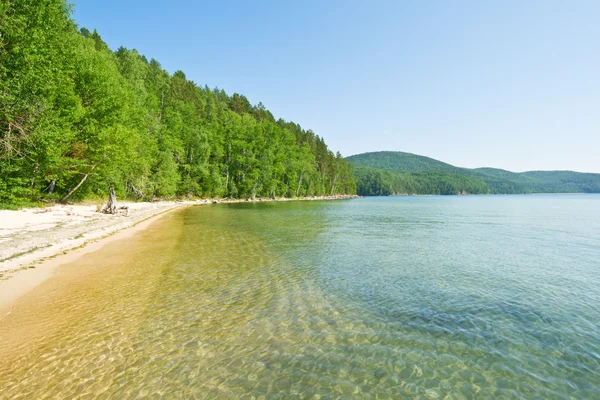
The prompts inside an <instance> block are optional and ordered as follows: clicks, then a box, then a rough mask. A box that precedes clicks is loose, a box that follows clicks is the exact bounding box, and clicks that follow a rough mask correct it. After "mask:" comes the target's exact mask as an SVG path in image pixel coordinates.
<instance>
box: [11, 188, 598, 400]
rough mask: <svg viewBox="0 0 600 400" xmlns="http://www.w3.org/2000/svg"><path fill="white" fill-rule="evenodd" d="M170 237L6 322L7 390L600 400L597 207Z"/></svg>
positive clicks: (271, 210)
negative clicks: (599, 397)
mask: <svg viewBox="0 0 600 400" xmlns="http://www.w3.org/2000/svg"><path fill="white" fill-rule="evenodd" d="M159 227H160V229H159V228H158V227H157V228H155V229H151V230H149V231H148V232H145V233H144V234H143V235H141V236H140V237H138V238H136V239H135V240H132V241H131V243H129V244H125V246H126V248H127V251H126V252H124V251H122V250H123V249H122V248H121V249H120V250H119V249H114V250H113V252H112V253H107V252H109V250H103V251H104V252H105V253H104V255H102V254H101V255H100V256H99V259H100V260H102V264H103V268H96V267H95V265H96V264H97V263H98V258H96V259H94V260H89V264H90V265H89V266H87V265H79V266H77V269H75V268H74V267H73V268H74V269H73V270H77V271H89V272H85V274H84V275H83V276H76V277H69V279H67V278H65V279H62V281H61V277H60V276H59V277H58V278H56V279H55V280H54V282H52V281H49V282H48V285H47V287H46V288H45V290H43V291H41V292H40V293H37V294H36V295H35V296H33V295H32V298H31V299H30V300H28V303H27V304H24V305H22V306H21V307H17V308H16V309H15V311H14V312H13V314H11V315H10V316H9V317H7V318H5V319H3V320H0V342H4V343H7V342H8V343H11V346H10V348H6V346H5V347H4V348H2V345H0V356H2V357H0V360H2V359H3V360H4V361H0V388H2V389H3V391H1V390H0V397H2V398H18V397H19V396H22V398H34V397H37V398H39V397H51V396H57V397H63V398H64V397H82V398H134V397H144V396H149V397H152V396H155V397H157V398H159V397H166V398H281V399H288V398H300V399H301V398H320V399H338V398H343V399H345V398H348V399H352V398H356V399H369V398H371V399H376V398H422V399H436V398H439V399H444V398H448V399H472V398H473V399H489V398H497V399H516V398H523V399H534V398H539V399H570V398H574V399H594V398H598V394H599V393H600V196H598V195H524V196H454V197H393V198H365V199H356V200H349V201H333V202H287V203H265V204H232V205H218V206H202V207H193V208H189V209H187V210H185V211H183V212H181V213H179V214H174V215H173V216H172V217H171V218H170V219H169V220H168V221H163V222H162V223H161V225H160V226H159ZM149 244H153V245H152V246H149ZM99 253H102V251H101V252H99ZM77 273H79V272H77ZM67 281H68V283H65V282H67ZM69 285H70V286H69ZM32 326H37V327H41V328H40V330H41V331H42V332H41V333H39V334H34V333H31V335H30V337H28V338H27V340H25V339H23V340H21V341H19V339H18V338H19V337H21V336H22V335H21V334H20V332H22V331H28V332H31V331H35V330H34V329H32ZM8 328H10V329H8ZM3 329H4V332H8V333H6V334H5V337H3V336H2V335H3V334H2V332H3ZM7 338H8V339H7ZM15 338H17V339H15Z"/></svg>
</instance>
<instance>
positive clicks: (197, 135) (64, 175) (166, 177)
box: [0, 0, 356, 207]
mask: <svg viewBox="0 0 600 400" xmlns="http://www.w3.org/2000/svg"><path fill="white" fill-rule="evenodd" d="M70 7H71V6H70V5H69V4H68V3H67V2H66V1H64V0H11V1H1V2H0V85H1V90H2V94H1V95H0V206H5V207H10V206H14V205H25V204H35V203H37V202H40V201H62V202H67V201H78V200H84V199H92V198H97V197H99V196H105V195H106V194H107V193H108V190H109V188H110V187H113V188H114V189H115V191H116V193H117V196H118V197H121V198H129V199H142V200H151V199H156V198H161V199H170V198H175V197H179V198H185V197H230V198H254V197H256V196H262V197H299V196H313V195H334V194H354V193H355V192H356V185H355V182H354V177H353V173H352V170H351V168H350V165H349V163H348V162H347V161H346V160H344V158H343V157H342V156H341V154H340V153H339V152H338V153H335V154H334V152H332V151H331V150H330V149H329V148H328V147H327V145H326V143H325V142H324V140H323V138H322V137H319V136H318V135H317V134H315V133H314V132H313V131H311V130H306V129H304V128H302V127H301V126H300V125H298V124H296V123H294V122H288V121H284V120H283V119H276V118H275V117H274V116H273V114H272V113H271V112H270V111H269V110H267V109H266V108H265V106H264V105H263V104H262V103H258V104H256V105H253V104H251V103H250V101H249V100H248V99H247V98H246V97H245V96H243V95H241V94H237V93H234V94H233V95H228V94H227V93H225V92H224V91H223V90H220V89H210V88H208V87H206V86H200V85H198V84H196V83H194V82H193V81H191V80H189V79H188V78H187V77H186V75H185V73H184V72H182V71H176V72H174V73H172V74H170V73H169V72H168V71H165V70H164V69H163V68H162V67H161V65H160V63H159V62H158V61H156V60H154V59H150V60H148V59H147V58H146V57H145V56H144V55H141V54H139V53H138V52H137V51H136V50H133V49H126V48H123V47H121V48H119V49H118V50H116V51H112V50H111V49H110V48H109V47H108V45H107V44H106V43H105V42H104V41H103V40H102V38H101V36H100V35H99V34H98V32H96V31H95V30H94V31H90V30H88V29H86V28H79V27H78V26H77V25H76V23H75V21H74V20H73V19H72V17H71V8H70Z"/></svg>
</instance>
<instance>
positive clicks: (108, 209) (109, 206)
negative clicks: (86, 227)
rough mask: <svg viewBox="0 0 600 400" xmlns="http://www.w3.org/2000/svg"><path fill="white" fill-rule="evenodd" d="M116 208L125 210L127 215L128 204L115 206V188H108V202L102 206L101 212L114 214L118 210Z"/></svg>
mask: <svg viewBox="0 0 600 400" xmlns="http://www.w3.org/2000/svg"><path fill="white" fill-rule="evenodd" d="M118 210H125V215H126V216H127V215H129V206H121V207H119V206H117V195H116V194H115V189H114V188H110V191H109V196H108V203H106V205H105V206H104V207H103V208H102V210H101V212H103V213H104V214H112V215H115V214H117V213H118V212H119V211H118Z"/></svg>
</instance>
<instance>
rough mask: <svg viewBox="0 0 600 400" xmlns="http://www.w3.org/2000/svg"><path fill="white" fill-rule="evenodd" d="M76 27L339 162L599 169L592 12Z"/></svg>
mask: <svg viewBox="0 0 600 400" xmlns="http://www.w3.org/2000/svg"><path fill="white" fill-rule="evenodd" d="M73 4H74V9H73V18H74V19H75V21H76V22H77V24H78V25H79V26H80V27H86V28H88V29H90V30H92V29H94V28H95V29H97V30H98V33H100V35H101V36H102V38H103V39H104V40H105V41H106V42H107V43H108V45H109V46H110V47H111V48H112V49H114V50H116V49H117V48H119V47H120V46H124V47H127V48H130V49H131V48H135V49H137V50H138V51H139V52H140V53H142V54H144V55H146V57H147V58H148V59H151V58H155V59H156V60H158V61H159V62H160V63H161V65H162V66H163V68H165V69H166V70H167V71H169V72H171V73H172V72H175V71H177V70H182V71H184V72H185V74H186V76H187V78H188V79H190V80H192V81H194V82H195V83H197V84H198V85H201V86H204V85H208V86H209V87H211V88H214V87H219V88H222V89H224V90H225V91H226V92H227V93H228V94H230V95H231V94H233V93H240V94H243V95H245V96H246V97H247V98H248V99H249V100H250V102H251V103H253V104H257V103H258V102H262V103H263V104H264V105H265V106H266V107H267V108H268V109H269V110H270V111H271V112H272V113H273V114H274V115H275V117H276V118H283V119H285V120H288V121H294V122H296V123H298V124H300V125H301V126H302V127H303V128H305V129H312V130H313V131H314V132H315V133H317V134H318V135H320V136H322V137H324V138H325V141H326V143H327V144H328V145H329V147H330V149H332V150H333V151H340V152H341V153H342V155H344V156H349V155H352V154H358V153H364V152H370V151H382V150H390V151H405V152H410V153H415V154H421V155H425V156H428V157H432V158H436V159H439V160H441V161H445V162H448V163H450V164H454V165H457V166H461V167H469V168H475V167H482V166H486V167H496V168H503V169H508V170H511V171H527V170H559V169H560V170H575V171H582V172H600V23H598V21H600V2H598V1H596V0H589V1H585V0H574V1H562V0H561V1H554V0H544V1H538V0H527V1H522V0H518V1H515V0H497V1H495V0H489V1H476V0H471V1H460V0H438V1H436V0H427V1H409V0H406V1H401V0H393V1H377V0H372V1H367V0H364V1H353V0H344V1H336V0H327V1H325V0H317V1H313V0H289V1H287V0H285V1H281V0H274V1H261V0H253V1H231V0H219V1H193V0H187V1H183V0H180V1H177V0H172V1H169V2H165V1H160V2H159V1H155V0H144V1H139V0H119V1H115V0H103V1H97V0H77V1H75V2H73Z"/></svg>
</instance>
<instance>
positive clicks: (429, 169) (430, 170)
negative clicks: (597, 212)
mask: <svg viewBox="0 0 600 400" xmlns="http://www.w3.org/2000/svg"><path fill="white" fill-rule="evenodd" d="M346 160H347V161H349V162H350V163H352V166H353V171H354V175H355V177H356V181H357V192H358V194H360V195H367V196H368V195H391V194H461V193H470V194H481V193H497V194H512V193H600V174H590V173H581V172H573V171H531V172H521V173H517V172H511V171H505V170H503V169H496V168H475V169H469V168H461V167H456V166H454V165H451V164H448V163H445V162H442V161H439V160H435V159H433V158H429V157H424V156H420V155H416V154H411V153H404V152H400V151H379V152H372V153H363V154H357V155H354V156H350V157H346Z"/></svg>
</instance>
